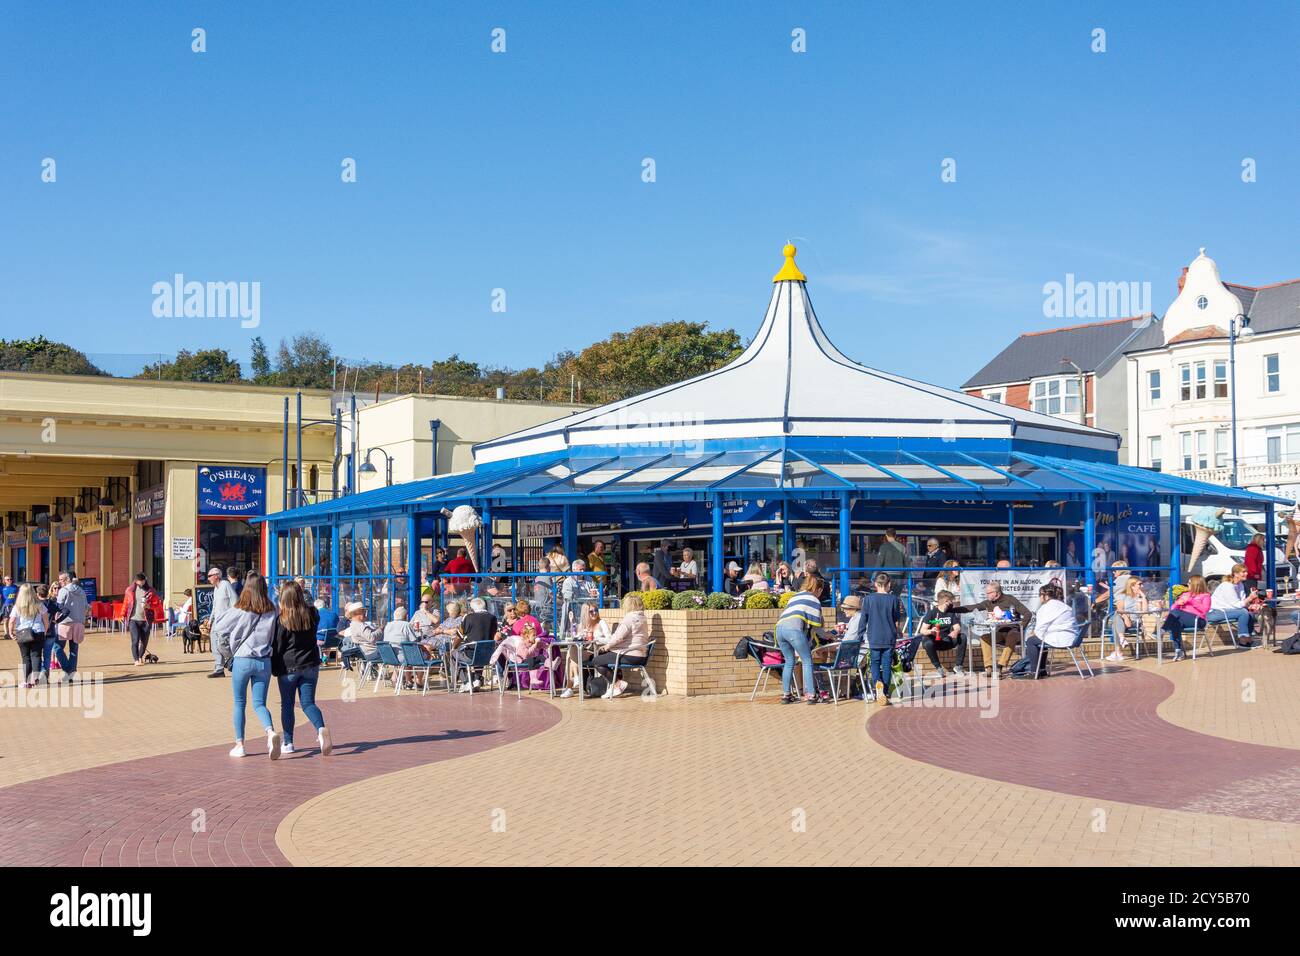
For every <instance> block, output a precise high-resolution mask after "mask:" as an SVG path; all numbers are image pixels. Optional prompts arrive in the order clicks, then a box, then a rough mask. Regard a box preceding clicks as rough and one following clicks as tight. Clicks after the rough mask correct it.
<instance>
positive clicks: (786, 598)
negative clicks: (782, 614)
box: [776, 591, 799, 608]
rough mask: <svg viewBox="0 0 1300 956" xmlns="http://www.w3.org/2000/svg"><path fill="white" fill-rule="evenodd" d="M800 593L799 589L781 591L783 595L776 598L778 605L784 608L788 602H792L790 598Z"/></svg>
mask: <svg viewBox="0 0 1300 956" xmlns="http://www.w3.org/2000/svg"><path fill="white" fill-rule="evenodd" d="M798 593H799V592H798V591H783V592H782V593H781V596H780V597H779V598H777V599H776V606H777V607H779V608H784V607H785V606H786V605H787V604H789V603H790V599H791V598H793V597H794V596H795V595H796V594H798Z"/></svg>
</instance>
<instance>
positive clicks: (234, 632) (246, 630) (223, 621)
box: [212, 607, 276, 658]
mask: <svg viewBox="0 0 1300 956" xmlns="http://www.w3.org/2000/svg"><path fill="white" fill-rule="evenodd" d="M275 616H276V615H275V611H267V612H266V613H265V614H254V613H253V612H252V611H241V610H240V609H239V608H237V607H232V608H230V609H229V610H227V611H222V612H221V615H220V616H219V617H217V618H215V619H214V620H213V621H212V636H213V638H214V640H213V643H214V644H215V643H216V640H215V638H217V637H218V636H225V637H227V638H229V640H230V652H231V654H232V655H233V656H235V657H256V658H268V657H270V656H271V643H272V640H273V638H274V637H275Z"/></svg>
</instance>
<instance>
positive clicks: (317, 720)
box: [275, 667, 325, 744]
mask: <svg viewBox="0 0 1300 956" xmlns="http://www.w3.org/2000/svg"><path fill="white" fill-rule="evenodd" d="M319 677H320V668H319V667H309V668H307V669H306V670H302V671H294V672H293V673H292V674H282V675H281V676H279V677H277V678H276V679H275V680H276V683H277V684H279V685H280V729H281V730H282V731H283V732H284V742H285V743H287V744H291V743H293V725H294V723H295V721H294V719H293V698H294V695H295V694H297V696H298V702H299V703H300V704H301V705H302V712H303V714H304V715H306V717H307V719H308V720H310V721H311V725H312V726H313V727H315V728H316V731H317V733H319V732H320V731H321V730H322V729H324V727H325V718H324V717H323V716H322V715H321V712H320V708H319V707H317V706H316V680H317V678H319Z"/></svg>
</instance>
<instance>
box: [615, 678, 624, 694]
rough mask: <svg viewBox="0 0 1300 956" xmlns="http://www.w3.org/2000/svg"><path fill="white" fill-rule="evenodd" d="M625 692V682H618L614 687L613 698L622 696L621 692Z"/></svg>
mask: <svg viewBox="0 0 1300 956" xmlns="http://www.w3.org/2000/svg"><path fill="white" fill-rule="evenodd" d="M625 690H627V681H625V680H621V681H619V682H618V683H617V684H615V685H614V696H615V697H621V696H623V691H625Z"/></svg>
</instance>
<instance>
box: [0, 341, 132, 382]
mask: <svg viewBox="0 0 1300 956" xmlns="http://www.w3.org/2000/svg"><path fill="white" fill-rule="evenodd" d="M0 371H4V372H49V373H53V374H56V375H106V374H108V373H106V372H104V371H103V370H101V369H99V368H96V367H95V365H94V363H92V362H91V361H90V359H88V358H86V354H85V353H84V352H79V351H78V350H76V349H74V348H73V347H72V346H70V345H64V344H63V343H62V342H51V341H50V340H49V339H47V338H46V337H45V336H43V335H38V336H37V337H36V338H34V339H14V340H12V341H6V340H4V339H0Z"/></svg>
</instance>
